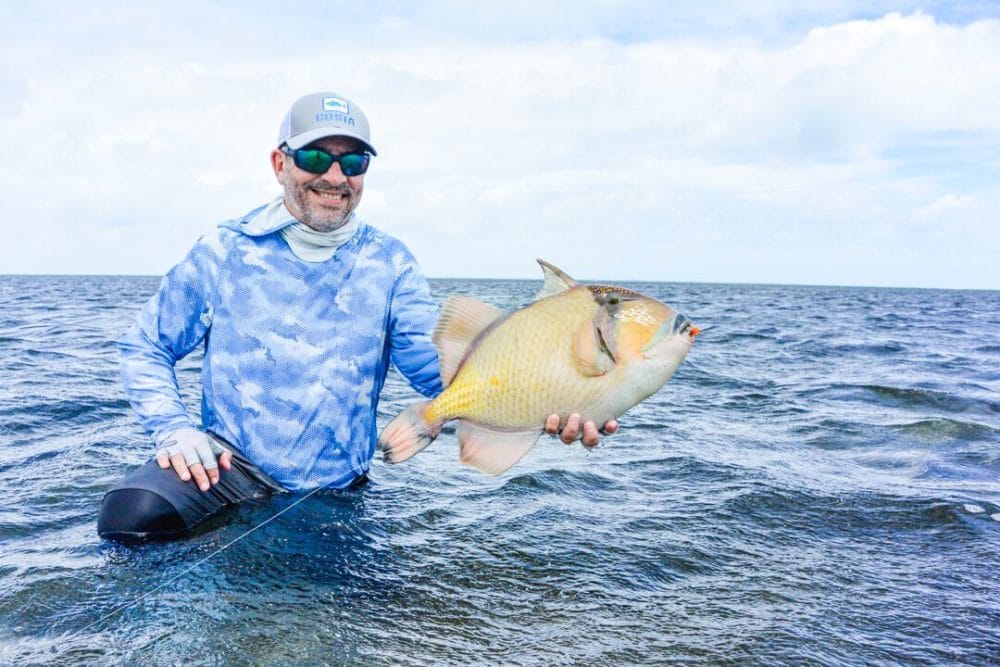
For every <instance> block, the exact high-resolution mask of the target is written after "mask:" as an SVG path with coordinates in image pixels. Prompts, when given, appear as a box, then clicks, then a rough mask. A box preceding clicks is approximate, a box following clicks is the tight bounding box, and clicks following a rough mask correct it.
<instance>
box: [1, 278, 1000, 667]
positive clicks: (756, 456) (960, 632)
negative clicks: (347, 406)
mask: <svg viewBox="0 0 1000 667" xmlns="http://www.w3.org/2000/svg"><path fill="white" fill-rule="evenodd" d="M157 282H158V280H157V279H155V278H126V277H11V276H7V277H0V489H2V493H3V502H2V503H0V663H2V664H35V663H39V664H87V665H90V664H121V663H128V664H237V665H242V664H385V663H392V664H403V665H426V664H482V663H502V664H543V665H550V664H553V665H554V664H664V663H666V664H686V665H698V664H704V665H719V664H733V665H745V664H768V665H771V664H789V665H792V664H794V665H801V664H823V665H833V664H836V665H868V664H920V665H933V664H937V665H955V664H967V665H983V664H998V663H1000V631H998V628H1000V293H997V292H973V291H969V292H965V291H937V290H894V289H865V288H834V287H781V286H752V285H689V284H657V283H649V284H641V283H637V284H627V285H626V286H628V287H631V288H633V289H637V290H639V291H643V292H646V293H648V294H650V295H651V296H654V297H656V298H659V299H661V300H663V301H666V302H668V303H671V304H673V305H675V306H677V307H678V308H679V309H680V310H682V311H683V312H684V313H685V314H686V315H688V316H689V317H691V319H692V320H693V321H694V322H695V323H696V324H697V325H698V326H699V327H701V328H702V334H701V335H700V336H699V339H698V342H697V344H696V345H695V348H694V350H693V351H692V352H691V354H690V355H689V356H688V359H687V360H686V361H685V362H684V364H683V365H682V366H681V367H680V369H679V370H678V371H677V374H676V375H675V376H674V378H673V379H672V380H671V381H670V383H669V384H667V386H666V387H664V389H663V390H661V391H660V392H659V393H658V394H656V395H654V396H653V397H652V398H650V399H649V400H647V401H646V402H644V403H642V404H640V405H639V406H637V407H636V408H634V409H633V410H631V411H630V412H629V413H627V414H626V415H625V416H624V417H623V418H622V419H621V423H622V431H621V432H620V433H619V434H617V435H615V436H612V437H607V438H605V439H604V440H603V443H602V446H601V447H600V448H599V449H598V450H596V451H594V452H589V453H588V452H585V451H584V450H583V449H582V448H580V447H577V446H573V447H566V446H564V445H562V444H561V443H558V442H557V441H555V440H551V439H550V440H547V441H543V442H542V443H540V444H539V445H538V446H536V447H535V448H534V449H533V450H532V451H531V452H530V453H529V454H528V455H527V457H525V459H524V460H523V461H522V462H521V463H519V464H518V465H517V466H515V467H514V468H512V469H511V470H510V471H509V472H508V473H506V474H504V475H502V476H500V477H489V476H485V475H483V474H481V473H479V472H477V471H475V470H472V469H469V468H466V467H464V466H462V465H460V464H459V462H458V452H457V445H456V443H455V438H454V434H453V433H452V432H450V431H448V430H446V432H445V433H444V434H443V435H442V436H441V437H440V438H439V439H438V440H437V441H436V442H435V443H434V444H433V445H431V447H430V448H429V449H427V450H426V451H424V452H423V453H421V454H420V456H418V457H415V458H414V459H412V460H411V461H408V462H407V463H405V464H401V465H397V466H387V465H383V464H382V463H381V462H378V461H376V462H375V463H374V465H373V470H372V482H371V483H370V484H369V485H368V486H366V487H365V488H363V489H360V490H357V491H352V492H347V493H337V492H321V493H318V494H315V495H313V496H311V497H309V498H307V499H306V500H305V501H303V502H301V503H299V504H297V505H295V506H294V507H292V505H293V504H294V503H296V502H297V501H299V500H301V499H302V496H301V495H298V496H296V495H290V496H285V497H281V498H276V499H274V500H272V501H269V502H264V503H256V504H250V505H247V506H246V507H242V508H240V509H238V510H237V511H235V512H232V513H230V514H229V515H227V516H225V517H223V518H222V519H221V520H219V521H218V522H216V523H217V526H218V528H217V529H216V530H214V531H211V532H207V533H204V534H201V535H199V536H196V537H194V538H192V539H189V540H185V541H182V542H177V543H172V544H159V545H148V546H145V547H141V548H127V547H122V546H116V545H112V544H107V543H102V542H101V541H100V540H99V539H98V538H97V535H96V533H95V531H94V528H95V520H96V513H97V508H98V506H99V503H100V500H101V496H102V494H103V492H104V491H105V490H106V489H107V488H108V487H109V486H110V485H111V483H112V482H113V481H114V480H115V479H117V478H118V477H119V476H121V475H122V474H124V473H125V472H126V471H127V470H128V469H129V468H131V467H132V466H134V465H138V464H139V463H142V462H143V461H145V460H146V459H147V458H148V457H149V456H150V455H151V448H150V445H149V443H148V442H147V439H146V437H145V436H144V435H143V433H142V431H141V429H140V428H139V426H138V424H137V423H136V421H135V420H134V418H133V417H132V415H131V413H130V410H129V407H128V405H127V403H126V402H125V400H124V397H123V394H122V392H121V390H120V388H119V386H118V378H117V367H116V363H117V352H116V349H115V345H114V340H115V339H116V338H117V337H118V335H119V334H120V333H121V332H122V331H123V330H124V328H125V327H126V326H128V323H129V322H130V319H131V318H132V317H133V315H134V314H135V312H136V310H137V308H138V307H139V306H140V304H141V303H142V302H143V301H144V300H145V299H146V298H147V297H148V296H149V295H150V294H151V293H152V291H153V290H154V289H155V287H156V285H157ZM539 284H540V283H539V282H538V281H458V280H455V281H432V287H433V288H434V290H435V295H436V296H437V297H439V298H443V297H444V296H447V295H449V294H468V295H470V296H474V297H477V298H480V299H482V300H485V301H487V302H490V303H493V304H495V305H497V306H499V307H501V308H505V309H510V308H514V307H517V306H519V305H522V304H524V303H526V302H527V301H528V300H530V298H531V296H532V294H534V292H535V291H536V290H537V288H538V286H539ZM198 369H199V358H198V355H193V356H192V357H191V358H189V359H186V360H184V362H182V364H181V366H180V369H179V376H180V378H181V383H182V387H183V391H184V395H185V398H186V400H187V401H188V402H189V405H190V407H191V409H192V411H195V410H196V409H197V404H198V399H199V397H198V387H197V380H198ZM414 398H415V394H414V392H412V391H411V390H410V389H409V388H408V387H406V386H405V384H403V383H402V382H401V381H400V379H399V378H398V376H395V375H392V376H391V377H390V379H389V382H388V384H387V386H386V390H385V393H384V396H383V402H382V404H381V406H380V424H379V425H380V426H382V425H384V424H385V423H386V422H387V421H388V419H389V418H390V417H391V416H393V415H395V414H396V413H397V412H399V411H400V410H401V409H402V408H403V407H405V406H406V405H407V404H409V403H410V402H412V401H413V400H414ZM285 509H287V510H288V511H287V512H285V513H283V514H281V515H280V516H278V517H277V518H275V519H274V520H273V521H271V522H270V523H267V524H266V525H264V526H263V527H261V528H260V529H259V530H254V531H252V532H250V533H249V534H248V535H246V536H245V537H242V538H240V536H241V535H243V534H244V533H246V532H247V531H251V530H252V529H253V528H254V527H256V526H258V525H260V524H261V523H262V522H265V521H267V520H268V519H270V518H271V517H273V516H274V515H275V514H276V513H278V512H281V511H282V510H285ZM237 538H239V539H237ZM233 540H236V541H235V543H233V544H232V545H231V546H228V547H225V545H227V544H229V543H230V542H232V541H233ZM223 547H225V548H223ZM220 548H221V549H222V550H221V551H219V549H220ZM206 558H207V560H204V559H206ZM202 561H204V562H202ZM192 568H193V569H192ZM129 603H133V604H132V606H129V607H127V608H124V609H122V606H123V605H126V604H129Z"/></svg>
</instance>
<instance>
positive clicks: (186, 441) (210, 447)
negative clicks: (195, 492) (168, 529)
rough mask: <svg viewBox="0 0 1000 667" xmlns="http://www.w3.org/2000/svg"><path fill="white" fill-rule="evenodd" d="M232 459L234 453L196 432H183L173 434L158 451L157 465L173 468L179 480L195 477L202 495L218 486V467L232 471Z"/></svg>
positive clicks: (190, 430)
mask: <svg viewBox="0 0 1000 667" xmlns="http://www.w3.org/2000/svg"><path fill="white" fill-rule="evenodd" d="M219 454H221V456H219ZM216 457H218V459H217V458H216ZM232 459H233V453H232V452H230V451H227V450H226V449H224V448H222V447H220V446H219V445H218V444H216V442H215V441H214V440H212V439H211V438H209V437H208V436H207V435H205V434H204V433H203V432H201V431H199V430H197V429H193V428H182V429H180V430H179V431H175V432H173V433H171V434H170V435H169V436H168V437H167V439H166V440H164V441H163V445H162V446H161V447H160V449H158V450H157V451H156V462H157V463H158V464H159V466H160V467H161V468H163V469H164V470H166V469H167V468H170V467H173V469H174V472H176V473H177V476H178V477H180V478H181V480H182V481H185V482H186V481H188V480H189V479H191V478H192V477H194V481H195V483H196V484H197V485H198V488H199V489H201V490H202V491H208V489H209V488H210V487H211V486H212V485H214V484H218V483H219V466H220V465H221V466H222V469H223V470H229V469H230V468H232Z"/></svg>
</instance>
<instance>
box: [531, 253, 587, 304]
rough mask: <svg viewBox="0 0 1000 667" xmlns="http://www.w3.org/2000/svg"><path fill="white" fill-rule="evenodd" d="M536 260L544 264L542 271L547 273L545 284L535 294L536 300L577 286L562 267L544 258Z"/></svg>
mask: <svg viewBox="0 0 1000 667" xmlns="http://www.w3.org/2000/svg"><path fill="white" fill-rule="evenodd" d="M535 261H537V262H538V263H539V264H540V265H541V266H542V273H544V274H545V284H544V285H542V289H541V290H540V291H539V292H538V294H536V295H535V301H538V300H539V299H544V298H545V297H547V296H552V295H553V294H559V293H560V292H565V291H566V290H568V289H572V288H573V287H576V285H577V283H576V281H575V280H573V279H572V278H570V277H569V276H568V275H566V274H565V273H564V272H563V270H562V269H560V268H558V267H556V266H553V265H551V264H549V263H548V262H546V261H545V260H544V259H538V260H535Z"/></svg>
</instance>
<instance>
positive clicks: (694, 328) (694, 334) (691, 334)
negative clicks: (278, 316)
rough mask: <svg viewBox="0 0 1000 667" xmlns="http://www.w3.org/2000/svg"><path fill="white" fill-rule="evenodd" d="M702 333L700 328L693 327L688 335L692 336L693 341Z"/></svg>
mask: <svg viewBox="0 0 1000 667" xmlns="http://www.w3.org/2000/svg"><path fill="white" fill-rule="evenodd" d="M700 333H701V329H699V328H698V327H691V331H689V332H688V335H689V336H691V339H692V340H694V337H695V336H697V335H698V334H700Z"/></svg>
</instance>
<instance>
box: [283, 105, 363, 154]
mask: <svg viewBox="0 0 1000 667" xmlns="http://www.w3.org/2000/svg"><path fill="white" fill-rule="evenodd" d="M323 137H351V138H352V139H357V140H358V141H360V142H361V143H362V144H364V146H365V148H366V149H367V150H368V151H369V152H370V153H371V154H372V155H377V153H376V152H375V147H374V146H372V144H371V140H370V131H369V129H368V118H366V117H365V114H364V112H363V111H362V110H361V107H359V106H358V105H357V104H355V103H354V102H352V101H351V100H349V99H347V98H346V97H344V96H343V95H339V94H337V93H331V92H325V93H310V94H309V95H304V96H302V97H300V98H299V99H297V100H295V103H294V104H292V108H291V109H289V110H288V113H287V114H285V119H284V120H282V121H281V129H279V130H278V145H279V146H280V145H281V144H288V147H289V148H292V149H298V148H302V147H303V146H305V145H306V144H309V143H312V142H314V141H316V140H317V139H322V138H323Z"/></svg>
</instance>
